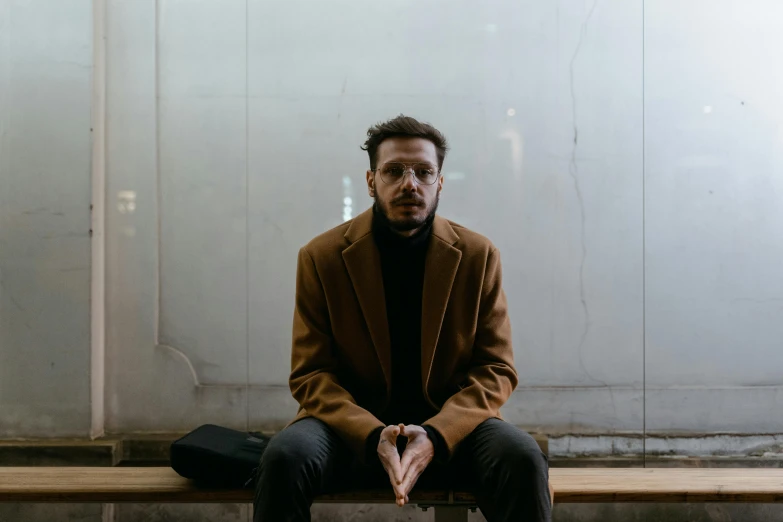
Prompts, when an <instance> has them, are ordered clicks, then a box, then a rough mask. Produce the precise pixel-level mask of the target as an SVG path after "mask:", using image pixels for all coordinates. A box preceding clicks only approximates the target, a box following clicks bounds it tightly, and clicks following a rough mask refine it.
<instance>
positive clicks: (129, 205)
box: [117, 190, 136, 214]
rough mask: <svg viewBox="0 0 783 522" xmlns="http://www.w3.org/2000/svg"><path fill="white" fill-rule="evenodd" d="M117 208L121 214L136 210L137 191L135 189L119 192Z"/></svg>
mask: <svg viewBox="0 0 783 522" xmlns="http://www.w3.org/2000/svg"><path fill="white" fill-rule="evenodd" d="M117 210H118V211H119V212H120V214H132V213H133V211H134V210H136V192H135V191H133V190H120V191H119V192H117Z"/></svg>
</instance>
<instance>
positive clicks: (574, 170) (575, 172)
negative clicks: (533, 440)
mask: <svg viewBox="0 0 783 522" xmlns="http://www.w3.org/2000/svg"><path fill="white" fill-rule="evenodd" d="M597 4H598V0H594V1H593V4H592V6H591V7H590V11H588V13H587V16H586V17H585V19H584V20H583V21H582V26H581V28H580V30H579V41H578V42H577V44H576V49H575V50H574V54H573V55H572V56H571V63H570V65H569V86H570V90H571V118H572V125H573V129H574V139H573V146H572V147H571V160H570V162H569V165H568V173H569V174H570V176H571V179H572V180H573V182H574V190H575V191H576V197H577V200H578V201H579V217H580V238H581V249H582V257H581V259H580V262H579V301H580V302H581V304H582V313H583V314H584V328H583V329H582V335H581V337H580V339H579V346H578V352H579V366H580V368H581V369H582V371H583V372H584V373H585V375H587V376H588V377H589V378H590V379H592V380H594V381H596V382H603V381H601V380H599V379H596V378H595V377H593V376H592V375H591V374H590V372H589V371H588V370H587V367H586V366H585V363H584V358H583V356H582V348H583V347H584V344H585V342H586V340H587V335H588V334H589V333H590V324H591V318H590V308H589V307H588V305H587V297H586V296H585V282H584V272H585V260H586V259H587V243H586V241H585V203H584V198H583V196H582V189H581V187H580V185H579V166H578V165H577V163H576V148H577V146H578V145H579V129H578V127H577V124H576V112H577V111H576V92H575V90H574V63H575V62H576V59H577V57H578V56H579V51H580V50H581V49H582V42H583V41H584V37H585V32H586V30H587V24H588V23H589V22H590V18H592V16H593V12H594V11H595V7H596V5H597ZM604 384H605V383H604Z"/></svg>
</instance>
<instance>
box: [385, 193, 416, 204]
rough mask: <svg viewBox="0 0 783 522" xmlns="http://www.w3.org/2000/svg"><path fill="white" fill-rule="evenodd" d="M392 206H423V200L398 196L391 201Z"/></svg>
mask: <svg viewBox="0 0 783 522" xmlns="http://www.w3.org/2000/svg"><path fill="white" fill-rule="evenodd" d="M391 203H392V205H409V204H413V205H423V204H424V200H423V199H422V198H417V197H415V196H407V195H406V196H398V197H396V198H394V199H393V200H392V201H391Z"/></svg>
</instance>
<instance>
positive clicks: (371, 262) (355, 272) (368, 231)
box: [343, 209, 391, 393]
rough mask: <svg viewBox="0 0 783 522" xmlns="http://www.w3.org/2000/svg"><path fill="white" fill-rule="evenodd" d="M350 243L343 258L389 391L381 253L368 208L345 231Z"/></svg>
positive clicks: (389, 376)
mask: <svg viewBox="0 0 783 522" xmlns="http://www.w3.org/2000/svg"><path fill="white" fill-rule="evenodd" d="M345 237H346V238H347V239H348V241H350V242H351V244H350V245H349V246H348V248H346V249H345V250H343V261H344V262H345V267H346V268H347V269H348V275H349V276H350V278H351V282H352V283H353V288H354V291H355V292H356V297H357V298H358V300H359V306H360V307H361V309H362V314H363V315H364V320H365V322H366V323H367V329H368V330H369V331H370V337H371V338H372V342H373V345H374V346H375V350H376V352H377V353H378V359H379V360H380V363H381V368H382V369H383V375H384V377H385V378H386V391H387V393H389V392H390V391H391V338H390V336H389V322H388V318H387V316H386V298H385V296H384V293H383V273H382V272H381V255H380V253H379V252H378V247H377V246H376V245H375V241H374V240H373V236H372V209H370V210H368V211H366V212H364V213H362V214H360V215H358V216H356V218H355V219H354V220H353V222H352V223H351V226H350V227H349V228H348V230H347V231H346V233H345Z"/></svg>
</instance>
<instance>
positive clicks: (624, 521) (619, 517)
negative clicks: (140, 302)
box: [0, 504, 783, 522]
mask: <svg viewBox="0 0 783 522" xmlns="http://www.w3.org/2000/svg"><path fill="white" fill-rule="evenodd" d="M251 518H252V507H251V506H249V505H246V504H226V505H214V504H186V505H177V504H116V505H114V506H110V505H107V506H102V505H100V504H0V522H180V521H182V522H208V521H209V522H249V521H250V520H251ZM433 518H434V515H433V512H432V510H429V511H427V512H422V511H421V510H419V509H416V508H414V507H405V508H402V509H400V508H397V507H395V506H388V505H350V506H341V505H316V506H314V508H313V522H338V521H339V522H359V521H361V522H432V521H433ZM469 520H470V522H483V521H484V520H485V519H484V517H483V516H481V514H480V513H475V514H471V515H470V517H469ZM614 521H618V522H734V521H742V522H774V521H783V504H559V505H556V506H555V511H554V516H553V522H614Z"/></svg>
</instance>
